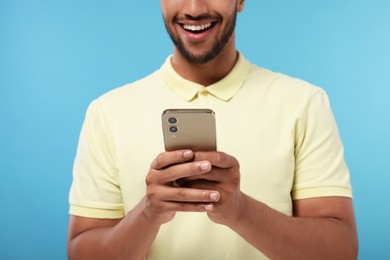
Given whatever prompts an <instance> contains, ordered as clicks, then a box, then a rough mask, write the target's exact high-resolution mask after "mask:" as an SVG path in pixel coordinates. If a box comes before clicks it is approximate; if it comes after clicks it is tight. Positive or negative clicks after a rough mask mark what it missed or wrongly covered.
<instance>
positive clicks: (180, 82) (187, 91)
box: [161, 54, 251, 101]
mask: <svg viewBox="0 0 390 260" xmlns="http://www.w3.org/2000/svg"><path fill="white" fill-rule="evenodd" d="M250 67H251V64H250V62H249V61H248V60H247V59H245V58H244V56H242V54H239V57H238V59H237V62H236V64H235V65H234V67H233V69H232V70H231V71H230V72H229V74H228V75H226V76H225V77H224V78H223V79H221V80H220V81H218V82H216V83H214V84H212V85H210V86H207V87H205V86H203V85H201V84H198V83H195V82H192V81H189V80H186V79H184V78H183V77H182V76H180V75H179V74H178V73H177V72H176V71H175V70H174V69H173V67H172V64H171V56H169V57H168V58H167V59H166V61H165V63H164V64H163V65H162V67H161V72H162V75H163V79H164V81H165V82H166V84H167V85H168V86H169V88H171V89H172V91H174V92H175V93H176V94H178V95H179V96H181V97H182V98H184V99H185V100H187V101H191V100H192V99H194V98H195V97H196V96H197V93H198V92H199V91H200V90H201V89H206V90H207V91H208V92H209V93H211V94H212V95H214V96H216V97H217V98H219V99H221V100H224V101H229V100H230V99H231V98H232V97H233V96H234V95H235V94H236V93H237V91H238V90H239V89H240V88H241V87H242V86H243V84H244V82H245V79H246V77H247V75H248V73H249V70H250Z"/></svg>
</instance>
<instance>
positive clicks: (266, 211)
mask: <svg viewBox="0 0 390 260" xmlns="http://www.w3.org/2000/svg"><path fill="white" fill-rule="evenodd" d="M243 7H244V0H225V1H220V0H161V8H162V14H163V17H164V21H165V25H166V28H167V31H168V33H169V35H170V37H171V39H172V40H173V42H174V51H173V55H172V56H171V57H170V58H168V59H167V61H166V63H165V64H164V65H163V66H162V68H161V69H160V70H158V71H156V72H155V73H153V74H151V75H150V76H148V77H146V78H144V79H142V80H140V81H137V82H135V83H132V84H130V85H127V86H124V87H122V88H118V89H116V90H113V91H111V92H109V93H107V94H105V95H103V96H102V97H100V98H99V99H97V100H95V101H94V102H93V103H92V104H91V106H90V107H89V109H88V112H87V116H86V119H85V123H84V126H83V129H82V133H81V137H80V143H79V148H78V152H77V156H76V160H75V167H74V182H73V184H72V189H71V193H70V204H71V207H70V213H71V218H70V224H69V238H68V255H69V258H70V259H145V258H146V259H259V258H266V257H269V258H271V259H321V258H324V259H333V258H337V259H355V258H356V257H357V235H356V227H355V220H354V212H353V206H352V200H351V196H352V195H351V187H350V183H349V175H348V169H347V167H346V165H345V163H344V159H343V148H342V145H341V142H340V140H339V136H338V133H337V128H336V125H335V123H334V120H333V116H332V113H331V110H330V108H329V104H328V102H327V97H326V94H325V93H324V92H323V91H322V90H321V89H319V88H317V87H314V86H311V85H310V84H308V83H305V82H302V81H300V80H297V79H292V78H289V77H287V76H284V75H280V74H276V73H273V72H270V71H268V70H265V69H262V68H259V67H257V66H255V65H252V64H250V63H249V62H248V61H247V60H246V59H245V58H244V57H243V56H242V55H241V54H239V53H238V52H237V51H236V49H235V36H234V28H235V21H236V15H237V13H238V12H241V11H242V10H243ZM205 107H206V108H211V109H213V110H214V111H215V113H216V118H217V136H218V149H219V151H223V152H195V151H191V150H180V151H173V152H162V151H163V149H164V148H163V141H162V133H161V132H162V131H161V121H160V116H161V113H162V111H163V110H164V109H166V108H205ZM178 179H184V180H185V181H186V185H185V187H178V186H177V185H174V182H175V181H176V180H178Z"/></svg>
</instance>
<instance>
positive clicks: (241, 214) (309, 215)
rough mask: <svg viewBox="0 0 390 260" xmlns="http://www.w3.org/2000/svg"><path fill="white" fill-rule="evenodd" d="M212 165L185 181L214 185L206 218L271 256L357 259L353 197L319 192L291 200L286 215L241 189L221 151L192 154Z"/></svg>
mask: <svg viewBox="0 0 390 260" xmlns="http://www.w3.org/2000/svg"><path fill="white" fill-rule="evenodd" d="M206 158H208V160H209V161H210V163H211V164H212V165H213V170H212V171H210V173H209V174H207V175H203V176H202V178H204V179H205V180H207V181H203V182H199V181H196V180H193V178H187V181H188V182H187V184H186V185H187V186H189V187H193V188H207V189H215V190H217V191H219V193H220V200H219V202H218V203H216V204H215V207H214V210H213V211H210V212H208V215H209V217H210V219H211V220H213V221H214V222H217V223H220V224H224V225H226V226H228V227H230V228H231V229H232V230H234V231H236V232H237V233H238V234H239V235H240V236H242V237H243V238H244V239H246V240H247V241H248V242H249V243H250V244H252V245H253V246H255V247H256V248H257V249H259V250H260V251H262V252H263V253H264V254H266V255H267V256H268V257H270V258H271V259H356V258H357V247H358V245H357V232H356V227H355V217H354V212H353V206H352V200H351V199H349V198H344V197H323V198H313V199H306V200H297V201H295V202H294V205H293V206H294V216H293V217H290V216H286V215H284V214H281V213H279V212H277V211H276V210H274V209H271V208H270V207H268V206H267V205H265V204H264V203H261V202H259V201H256V200H254V199H253V198H250V197H249V196H247V195H245V194H243V193H242V192H241V191H240V187H239V185H240V172H239V164H238V162H237V160H236V159H234V158H233V157H231V156H229V155H226V154H223V153H197V154H196V159H198V160H205V159H206Z"/></svg>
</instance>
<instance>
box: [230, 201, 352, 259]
mask: <svg viewBox="0 0 390 260" xmlns="http://www.w3.org/2000/svg"><path fill="white" fill-rule="evenodd" d="M244 196H245V204H246V205H245V208H246V211H244V212H246V213H245V214H242V215H241V217H240V220H239V221H238V222H237V223H235V224H234V225H233V226H231V228H232V229H233V230H235V231H236V232H237V233H238V234H240V235H241V236H242V237H243V238H244V239H246V240H247V241H248V242H249V243H251V244H252V245H253V246H255V247H256V248H257V249H259V250H261V251H262V252H263V253H264V254H266V255H267V256H268V257H270V258H271V259H356V257H357V239H356V236H355V235H356V234H354V227H351V226H348V225H346V224H345V223H343V222H342V221H341V220H339V219H335V218H331V217H321V218H309V217H307V218H306V217H305V218H303V217H290V216H286V215H283V214H281V213H279V212H277V211H275V210H273V209H271V208H270V207H268V206H266V205H265V204H263V203H260V202H258V201H256V200H254V199H252V198H250V197H248V196H246V195H244ZM248 209H249V210H248Z"/></svg>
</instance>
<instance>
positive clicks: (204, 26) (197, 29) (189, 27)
mask: <svg viewBox="0 0 390 260" xmlns="http://www.w3.org/2000/svg"><path fill="white" fill-rule="evenodd" d="M212 25H213V24H212V23H206V24H201V25H191V24H183V29H184V30H186V31H189V32H192V33H201V32H203V31H205V30H208V29H210V28H211V26H212Z"/></svg>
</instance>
